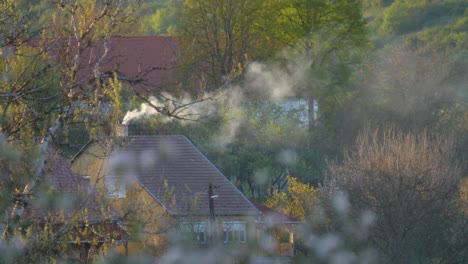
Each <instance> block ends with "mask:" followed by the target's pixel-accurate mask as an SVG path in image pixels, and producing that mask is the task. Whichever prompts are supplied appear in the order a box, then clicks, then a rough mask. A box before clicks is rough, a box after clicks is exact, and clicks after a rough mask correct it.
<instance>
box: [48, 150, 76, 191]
mask: <svg viewBox="0 0 468 264" xmlns="http://www.w3.org/2000/svg"><path fill="white" fill-rule="evenodd" d="M44 171H45V173H46V181H47V182H48V183H50V184H51V185H52V186H54V189H55V190H56V191H58V192H65V193H72V192H77V190H78V188H79V185H80V182H81V177H80V176H79V175H78V174H76V173H74V172H73V171H72V170H71V166H70V164H69V163H68V162H67V161H66V160H65V159H64V158H63V157H62V156H61V155H59V154H58V153H57V151H55V150H54V149H53V148H48V149H47V164H46V167H45V170H44Z"/></svg>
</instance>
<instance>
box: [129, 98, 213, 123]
mask: <svg viewBox="0 0 468 264" xmlns="http://www.w3.org/2000/svg"><path fill="white" fill-rule="evenodd" d="M213 98H214V96H213V95H211V94H210V95H206V96H205V97H204V98H201V99H192V98H191V97H190V96H189V95H188V94H184V95H183V96H182V97H181V98H176V97H174V96H172V95H171V94H169V93H162V94H161V96H160V97H159V98H156V97H150V98H149V102H150V103H149V104H148V103H142V104H141V105H140V107H139V108H137V109H134V110H132V111H128V112H127V113H126V114H125V116H124V118H123V121H122V124H124V125H128V123H130V122H131V121H135V120H138V119H141V118H149V117H151V116H159V117H160V119H161V121H162V122H168V121H170V120H180V121H185V120H197V119H200V118H204V117H207V116H210V115H214V112H215V111H217V108H218V106H217V105H216V102H215V101H214V100H213ZM158 109H159V110H158Z"/></svg>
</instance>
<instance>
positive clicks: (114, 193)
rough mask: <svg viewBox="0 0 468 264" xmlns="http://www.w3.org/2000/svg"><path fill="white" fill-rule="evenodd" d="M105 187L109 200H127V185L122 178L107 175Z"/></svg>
mask: <svg viewBox="0 0 468 264" xmlns="http://www.w3.org/2000/svg"><path fill="white" fill-rule="evenodd" d="M104 185H105V187H106V192H107V197H108V198H125V183H124V182H123V180H122V178H121V177H118V176H112V175H106V177H105V178H104Z"/></svg>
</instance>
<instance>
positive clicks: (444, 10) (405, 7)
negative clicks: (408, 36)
mask: <svg viewBox="0 0 468 264" xmlns="http://www.w3.org/2000/svg"><path fill="white" fill-rule="evenodd" d="M467 7H468V4H467V3H466V1H460V0H451V1H405V0H398V1H395V2H394V3H393V4H392V5H391V6H389V7H388V8H387V9H385V11H384V13H383V21H382V25H381V30H382V32H385V33H388V34H405V33H409V32H413V31H417V30H421V29H423V28H424V27H426V26H428V25H430V24H431V23H434V22H433V21H437V20H440V18H443V17H450V18H453V17H459V16H462V15H463V13H464V12H465V9H466V8H467Z"/></svg>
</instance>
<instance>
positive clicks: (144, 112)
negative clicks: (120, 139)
mask: <svg viewBox="0 0 468 264" xmlns="http://www.w3.org/2000/svg"><path fill="white" fill-rule="evenodd" d="M149 101H150V102H151V104H153V105H155V106H158V105H159V106H161V105H160V103H159V100H158V99H156V98H155V97H151V98H150V99H149ZM157 114H158V111H157V110H156V109H154V108H153V107H152V106H150V105H149V104H147V103H142V104H141V105H140V108H137V109H134V110H132V111H129V112H127V113H126V114H125V116H124V118H123V121H122V124H124V125H128V123H129V122H131V121H134V120H137V119H140V118H146V117H149V116H153V115H157Z"/></svg>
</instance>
